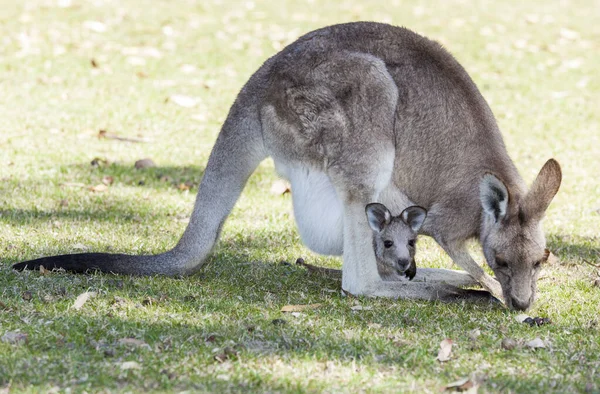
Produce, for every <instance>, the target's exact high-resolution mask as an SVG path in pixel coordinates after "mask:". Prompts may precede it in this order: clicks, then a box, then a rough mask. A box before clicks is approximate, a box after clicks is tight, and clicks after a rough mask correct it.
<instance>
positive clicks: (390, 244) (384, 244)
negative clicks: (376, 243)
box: [383, 241, 394, 248]
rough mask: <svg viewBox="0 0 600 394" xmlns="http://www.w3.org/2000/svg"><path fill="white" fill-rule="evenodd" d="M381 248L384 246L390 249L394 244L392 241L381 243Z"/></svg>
mask: <svg viewBox="0 0 600 394" xmlns="http://www.w3.org/2000/svg"><path fill="white" fill-rule="evenodd" d="M383 246H385V247H386V248H391V247H392V246H394V243H393V242H392V241H383Z"/></svg>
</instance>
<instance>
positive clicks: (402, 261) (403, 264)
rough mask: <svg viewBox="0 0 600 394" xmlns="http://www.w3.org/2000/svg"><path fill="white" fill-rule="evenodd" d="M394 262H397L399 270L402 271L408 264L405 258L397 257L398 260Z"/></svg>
mask: <svg viewBox="0 0 600 394" xmlns="http://www.w3.org/2000/svg"><path fill="white" fill-rule="evenodd" d="M396 264H398V269H399V270H400V271H402V272H404V271H406V270H407V269H408V267H409V266H410V261H408V260H407V259H398V261H397V262H396Z"/></svg>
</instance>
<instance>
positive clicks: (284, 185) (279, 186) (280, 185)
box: [271, 179, 291, 196]
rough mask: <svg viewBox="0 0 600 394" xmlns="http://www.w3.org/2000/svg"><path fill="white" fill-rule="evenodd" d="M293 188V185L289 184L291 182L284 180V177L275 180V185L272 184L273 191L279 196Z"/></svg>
mask: <svg viewBox="0 0 600 394" xmlns="http://www.w3.org/2000/svg"><path fill="white" fill-rule="evenodd" d="M290 190H291V186H290V184H289V182H287V181H284V180H283V179H278V180H276V181H275V182H273V185H271V193H273V194H275V195H277V196H281V195H283V194H285V193H289V192H290Z"/></svg>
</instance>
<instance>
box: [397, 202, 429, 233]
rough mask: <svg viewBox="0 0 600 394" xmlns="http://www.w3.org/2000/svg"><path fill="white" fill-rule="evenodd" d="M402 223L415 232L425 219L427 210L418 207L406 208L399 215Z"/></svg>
mask: <svg viewBox="0 0 600 394" xmlns="http://www.w3.org/2000/svg"><path fill="white" fill-rule="evenodd" d="M400 217H401V218H402V221H403V222H404V223H406V224H408V225H409V226H410V228H411V229H412V230H413V231H415V232H417V231H419V229H420V228H421V226H422V225H423V222H424V221H425V218H426V217H427V210H426V209H425V208H423V207H420V206H418V205H413V206H412V207H408V208H406V209H405V210H404V211H402V213H401V214H400Z"/></svg>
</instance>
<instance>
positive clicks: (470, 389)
mask: <svg viewBox="0 0 600 394" xmlns="http://www.w3.org/2000/svg"><path fill="white" fill-rule="evenodd" d="M478 389H479V385H478V384H475V383H474V382H473V381H472V380H471V379H470V378H463V379H459V380H457V381H456V382H452V383H448V384H447V385H446V386H445V387H444V391H461V392H466V393H469V394H475V393H477V390H478Z"/></svg>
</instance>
